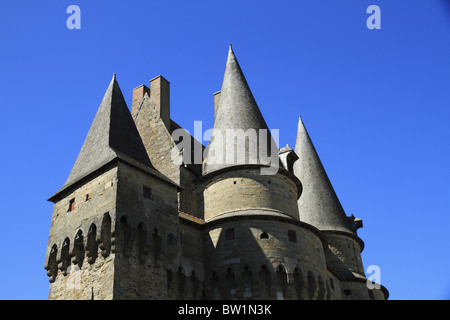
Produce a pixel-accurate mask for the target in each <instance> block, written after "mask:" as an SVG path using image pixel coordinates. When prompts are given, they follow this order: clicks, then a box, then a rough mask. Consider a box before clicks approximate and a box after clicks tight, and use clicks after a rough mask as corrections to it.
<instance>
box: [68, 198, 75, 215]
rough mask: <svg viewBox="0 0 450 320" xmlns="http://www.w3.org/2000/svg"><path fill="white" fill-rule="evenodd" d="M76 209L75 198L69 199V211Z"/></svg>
mask: <svg viewBox="0 0 450 320" xmlns="http://www.w3.org/2000/svg"><path fill="white" fill-rule="evenodd" d="M73 210H75V198H73V199H70V200H69V209H68V210H67V212H70V211H73Z"/></svg>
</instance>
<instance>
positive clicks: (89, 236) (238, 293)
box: [45, 45, 388, 300]
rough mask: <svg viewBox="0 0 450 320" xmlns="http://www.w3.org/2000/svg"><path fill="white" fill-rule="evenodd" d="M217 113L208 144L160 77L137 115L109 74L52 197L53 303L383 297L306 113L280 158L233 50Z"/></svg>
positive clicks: (137, 100) (140, 100)
mask: <svg viewBox="0 0 450 320" xmlns="http://www.w3.org/2000/svg"><path fill="white" fill-rule="evenodd" d="M214 108H215V109H214V110H215V120H214V128H213V130H212V135H211V141H210V143H209V145H208V146H207V147H205V146H203V145H202V143H200V142H199V141H198V140H196V139H194V137H192V136H191V135H190V134H189V133H187V131H185V130H183V128H181V127H180V126H179V125H178V124H177V123H176V122H174V121H173V120H172V119H171V115H170V83H169V82H168V81H167V80H166V79H164V78H163V77H162V76H158V77H156V78H154V79H152V80H151V81H150V88H149V87H147V86H145V85H141V86H139V87H137V88H135V89H134V90H133V98H132V108H131V112H130V110H129V109H128V107H127V105H126V102H125V100H124V97H123V95H122V92H121V90H120V88H119V85H118V83H117V80H116V76H115V75H114V76H113V79H112V81H111V83H110V84H109V87H108V89H107V90H106V93H105V95H104V98H103V100H102V102H101V104H100V107H99V109H98V111H97V114H96V115H95V118H94V120H93V123H92V125H91V127H90V130H89V132H88V134H87V137H86V140H85V141H84V144H83V146H82V148H81V151H80V153H79V155H78V158H77V159H76V161H75V164H74V166H73V168H72V170H71V172H70V174H69V177H68V179H67V181H66V182H65V184H64V185H63V186H62V188H61V189H60V190H58V191H57V192H56V193H55V194H54V195H53V196H51V197H50V199H49V201H51V202H53V203H54V209H53V216H52V220H51V227H50V235H49V240H48V247H47V254H46V257H45V269H46V270H47V275H48V277H49V281H50V289H49V296H48V298H49V299H95V300H97V299H163V300H171V299H258V300H262V299H278V300H282V299H284V300H294V299H300V300H316V299H318V300H362V299H366V300H369V299H373V300H385V299H387V298H388V291H387V290H386V289H385V288H384V287H383V286H381V285H380V284H374V283H372V282H368V281H367V279H366V277H365V275H364V268H363V263H362V260H361V251H362V250H363V247H364V243H363V241H362V240H361V239H360V238H359V237H358V235H357V229H358V228H360V227H362V221H361V220H360V219H357V218H355V217H353V216H350V217H348V216H347V215H346V214H345V212H344V210H343V208H342V206H341V204H340V202H339V200H338V197H337V196H336V194H335V191H334V190H333V187H332V185H331V183H330V181H329V178H328V176H327V174H326V172H325V170H324V167H323V165H322V163H321V161H320V159H319V156H318V154H317V153H316V150H315V148H314V146H313V143H312V142H311V139H310V137H309V135H308V133H307V131H306V129H305V126H304V124H303V122H302V120H301V118H300V119H299V123H298V132H297V140H296V144H295V150H292V149H291V148H290V147H289V146H286V147H284V148H281V149H278V147H277V146H276V144H275V141H274V138H273V136H272V135H271V134H270V131H269V130H268V128H267V124H266V122H265V120H264V118H263V116H262V114H261V112H260V110H259V108H258V106H257V104H256V102H255V99H254V97H253V95H252V93H251V91H250V88H249V86H248V84H247V81H246V80H245V77H244V75H243V73H242V70H241V68H240V66H239V63H238V61H237V59H236V56H235V54H234V52H233V50H232V48H231V45H230V48H229V53H228V58H227V63H226V67H225V73H224V77H223V83H222V88H221V90H220V91H219V92H217V93H215V94H214ZM230 129H232V130H235V132H238V133H239V134H237V135H236V136H235V137H234V138H233V139H228V140H227V141H225V140H226V139H225V140H224V132H225V131H227V130H230ZM252 132H256V133H259V132H262V133H266V136H265V137H264V136H261V135H259V134H255V135H252ZM242 133H244V137H242ZM180 137H182V139H179V138H180ZM227 138H228V136H227ZM242 138H244V139H243V140H242ZM247 138H248V139H247ZM239 139H241V140H239ZM246 139H247V140H246ZM238 141H240V142H241V143H238ZM242 141H243V143H242ZM255 146H256V148H255ZM223 148H224V149H223ZM230 149H233V151H234V153H232V155H233V157H232V158H231V160H230V159H228V158H227V161H222V160H223V159H220V157H221V156H227V155H228V154H229V152H228V151H229V150H230ZM221 150H222V151H223V150H225V151H226V152H221ZM255 150H256V151H255ZM259 150H265V151H266V153H265V154H264V155H265V157H263V154H259V153H258V151H259ZM255 153H256V154H255ZM199 154H200V156H201V157H200V158H199ZM268 154H270V159H272V160H273V159H276V161H268V157H267V155H268ZM274 157H275V158H274ZM274 168H275V169H276V170H272V171H271V170H270V169H274ZM264 169H266V172H264ZM368 283H371V284H374V285H372V286H370V285H368Z"/></svg>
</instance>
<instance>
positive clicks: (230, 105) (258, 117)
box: [204, 44, 278, 174]
mask: <svg viewBox="0 0 450 320" xmlns="http://www.w3.org/2000/svg"><path fill="white" fill-rule="evenodd" d="M229 129H233V130H235V132H236V133H237V132H239V131H237V130H236V129H242V130H243V131H244V132H247V130H248V129H254V130H255V131H254V132H255V133H256V135H257V149H256V150H259V140H260V139H259V135H258V133H259V131H258V130H259V129H265V130H267V131H266V133H267V150H268V153H267V154H268V155H269V156H270V150H271V149H270V146H271V143H273V144H274V145H275V142H274V141H273V138H272V136H271V134H270V131H269V129H268V127H267V124H266V122H265V120H264V118H263V116H262V114H261V111H260V110H259V107H258V105H257V104H256V101H255V98H254V97H253V94H252V92H251V90H250V87H249V85H248V83H247V80H246V79H245V77H244V74H243V72H242V70H241V67H240V66H239V63H238V61H237V59H236V56H235V54H234V52H233V49H232V47H231V44H230V47H229V51H228V58H227V63H226V67H225V74H224V77H223V82H222V89H221V90H220V98H219V102H218V106H217V110H216V114H215V119H214V128H213V132H212V134H211V142H210V144H209V146H208V155H207V158H206V161H205V165H204V174H206V173H209V172H212V171H216V170H219V169H222V168H225V167H229V166H233V165H240V164H260V160H261V159H260V157H259V154H258V152H256V154H255V152H253V151H254V149H251V147H250V149H249V145H246V146H244V147H243V148H241V147H237V148H236V144H235V143H232V142H231V143H232V144H233V145H234V147H235V148H236V150H235V152H236V153H235V160H234V161H232V162H231V163H230V161H226V159H225V158H223V156H224V155H225V150H227V151H230V149H231V148H230V145H228V147H226V146H227V141H226V138H225V137H226V132H227V130H229ZM241 132H242V131H241ZM221 138H222V139H221ZM229 142H230V141H229ZM222 147H223V149H222ZM213 150H214V151H213ZM217 150H224V153H220V152H217ZM277 152H278V149H277ZM267 154H265V155H264V156H266V155H267ZM240 159H241V160H240ZM242 159H246V160H242Z"/></svg>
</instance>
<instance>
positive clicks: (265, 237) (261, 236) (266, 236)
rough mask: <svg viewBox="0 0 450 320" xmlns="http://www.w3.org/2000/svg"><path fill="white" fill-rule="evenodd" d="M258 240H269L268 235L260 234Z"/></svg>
mask: <svg viewBox="0 0 450 320" xmlns="http://www.w3.org/2000/svg"><path fill="white" fill-rule="evenodd" d="M259 238H260V239H269V235H268V234H267V232H265V231H263V233H261V234H260V236H259Z"/></svg>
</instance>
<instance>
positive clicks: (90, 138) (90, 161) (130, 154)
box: [49, 74, 162, 200]
mask: <svg viewBox="0 0 450 320" xmlns="http://www.w3.org/2000/svg"><path fill="white" fill-rule="evenodd" d="M116 158H119V159H121V160H123V161H126V162H128V163H132V164H133V165H135V166H138V167H140V168H143V169H144V170H146V171H152V172H156V175H159V176H162V174H160V173H159V172H157V171H156V169H154V167H153V165H152V164H151V162H150V159H149V157H148V155H147V152H146V150H145V147H144V144H143V143H142V140H141V137H140V135H139V132H138V130H137V128H136V126H135V124H134V121H133V118H132V116H131V113H130V110H129V109H128V107H127V105H126V102H125V99H124V97H123V95H122V91H121V90H120V87H119V84H118V83H117V80H116V75H115V74H114V75H113V78H112V80H111V82H110V84H109V86H108V89H107V90H106V93H105V95H104V97H103V100H102V102H101V104H100V107H99V109H98V111H97V114H96V115H95V118H94V121H93V122H92V125H91V127H90V129H89V132H88V134H87V137H86V139H85V141H84V144H83V146H82V148H81V151H80V153H79V154H78V157H77V159H76V161H75V164H74V166H73V168H72V171H71V172H70V174H69V177H68V178H67V180H66V183H65V184H64V186H63V187H62V188H61V189H60V190H59V191H58V192H57V193H56V194H58V193H60V192H62V191H63V190H65V189H67V188H68V187H70V186H71V185H73V184H74V183H76V182H78V181H80V180H81V179H83V178H85V177H86V176H88V175H89V174H91V173H93V172H94V171H96V170H98V169H100V168H101V167H103V166H104V165H106V164H107V163H109V162H111V161H112V160H114V159H116ZM56 194H55V195H54V196H52V197H51V198H50V199H49V200H51V199H52V198H54V197H55V196H56Z"/></svg>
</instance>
